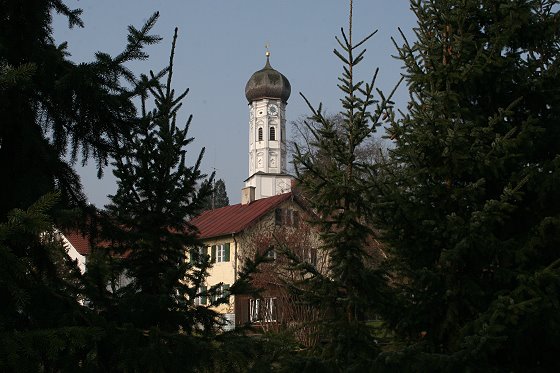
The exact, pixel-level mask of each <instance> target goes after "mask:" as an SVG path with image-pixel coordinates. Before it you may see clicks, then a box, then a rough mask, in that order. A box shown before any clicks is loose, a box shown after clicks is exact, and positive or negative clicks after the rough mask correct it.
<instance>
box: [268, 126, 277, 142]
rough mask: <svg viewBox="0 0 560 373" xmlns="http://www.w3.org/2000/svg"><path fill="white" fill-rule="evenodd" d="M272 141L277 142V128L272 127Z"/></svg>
mask: <svg viewBox="0 0 560 373" xmlns="http://www.w3.org/2000/svg"><path fill="white" fill-rule="evenodd" d="M269 133H270V139H269V140H270V141H274V140H276V128H274V127H270V132H269Z"/></svg>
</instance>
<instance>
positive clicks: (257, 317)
mask: <svg viewBox="0 0 560 373" xmlns="http://www.w3.org/2000/svg"><path fill="white" fill-rule="evenodd" d="M277 307H278V305H277V299H276V297H266V298H257V299H254V298H250V299H249V321H250V322H276V318H275V317H274V316H275V311H276V308H277Z"/></svg>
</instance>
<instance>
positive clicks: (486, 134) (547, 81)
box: [376, 0, 560, 371]
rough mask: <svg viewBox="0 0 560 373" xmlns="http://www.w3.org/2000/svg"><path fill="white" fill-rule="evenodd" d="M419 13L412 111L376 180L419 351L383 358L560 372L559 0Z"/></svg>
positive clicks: (464, 4)
mask: <svg viewBox="0 0 560 373" xmlns="http://www.w3.org/2000/svg"><path fill="white" fill-rule="evenodd" d="M411 3H412V9H413V10H414V12H415V13H416V15H417V17H418V28H417V29H416V32H417V38H418V41H417V42H415V43H414V44H412V45H410V44H408V42H406V41H405V43H404V45H403V46H402V47H400V48H399V53H400V58H401V59H402V60H403V61H404V63H405V65H406V69H407V76H406V78H407V82H408V85H409V87H410V92H411V100H410V103H409V110H410V112H409V115H407V116H406V117H405V118H404V119H403V120H401V121H397V122H395V123H394V124H393V125H392V127H391V129H390V133H391V136H392V137H393V138H394V139H395V141H396V148H395V149H394V150H393V151H392V160H393V164H392V168H391V170H389V171H388V172H387V173H384V174H383V176H380V177H378V178H377V183H376V185H377V186H378V187H379V189H381V190H382V194H383V195H384V200H385V201H386V202H387V204H386V205H382V206H386V207H387V208H383V209H380V210H379V217H380V220H379V222H378V224H379V226H380V227H381V228H383V229H384V230H385V238H386V240H387V241H388V242H389V244H390V246H392V247H393V249H394V251H393V252H392V258H393V260H394V262H393V266H392V274H393V278H392V281H393V282H392V284H393V285H394V286H395V291H396V292H397V298H396V299H395V305H394V308H392V309H390V310H389V312H387V315H386V317H387V318H388V319H389V320H390V321H391V323H392V326H393V327H394V328H395V329H396V330H397V331H398V332H399V333H400V335H401V336H402V337H403V341H405V342H406V343H407V344H408V345H410V348H409V349H406V350H405V351H404V352H403V354H402V355H393V356H387V357H383V358H386V359H387V361H389V360H391V359H394V360H393V361H400V362H401V363H402V364H404V365H405V366H406V365H407V361H408V362H410V361H416V362H417V363H416V365H415V366H417V367H422V366H430V367H431V368H430V370H431V371H438V370H439V371H457V370H468V369H470V370H471V371H555V370H558V369H560V365H559V363H558V359H557V354H558V352H560V348H559V347H558V343H557V340H558V339H559V338H560V306H559V304H560V295H559V294H560V292H559V290H560V268H559V265H558V263H559V259H560V252H559V251H558V244H559V242H560V230H559V228H560V194H559V193H558V186H559V185H560V184H559V183H558V181H559V179H558V175H559V173H560V168H559V166H560V158H559V150H560V145H559V144H560V130H559V129H560V127H559V126H558V123H559V120H560V111H559V108H560V102H559V100H560V92H559V86H560V85H559V83H560V74H559V73H560V71H559V68H558V55H559V50H558V47H559V41H560V29H559V24H558V17H559V14H558V13H557V10H558V2H557V1H547V0H529V1H528V0H524V1H521V0H516V1H505V0H504V1H501V0H500V1H472V0H471V1H460V2H459V1H449V0H434V1H419V0H415V1H412V2H411ZM407 356H408V357H407ZM407 359H410V360H407ZM420 370H421V369H420Z"/></svg>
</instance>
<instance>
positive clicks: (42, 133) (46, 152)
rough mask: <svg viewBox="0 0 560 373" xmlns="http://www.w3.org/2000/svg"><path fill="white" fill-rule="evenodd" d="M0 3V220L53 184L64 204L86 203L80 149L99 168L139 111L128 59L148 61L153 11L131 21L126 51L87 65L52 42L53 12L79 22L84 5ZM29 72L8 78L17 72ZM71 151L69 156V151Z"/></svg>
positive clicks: (154, 39) (56, 0)
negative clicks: (77, 166)
mask: <svg viewBox="0 0 560 373" xmlns="http://www.w3.org/2000/svg"><path fill="white" fill-rule="evenodd" d="M0 9H2V16H1V17H0V70H2V75H3V78H2V81H0V117H1V118H2V125H1V126H0V144H1V146H0V169H2V172H3V175H4V176H3V180H9V183H3V185H2V193H0V219H2V220H3V219H4V218H5V216H6V213H7V212H8V211H10V210H11V209H13V208H27V207H28V206H30V205H31V204H32V203H34V202H35V201H36V200H38V199H39V198H40V197H41V196H42V195H44V194H45V193H47V192H50V191H53V190H54V189H56V190H58V191H59V193H60V195H61V203H63V204H65V205H68V204H74V205H76V204H83V203H84V201H85V197H84V195H83V194H82V190H81V184H80V180H79V177H78V175H77V174H76V172H75V171H74V170H73V168H72V165H73V163H75V162H76V161H77V159H78V155H79V156H80V157H81V158H82V161H83V162H86V161H87V160H88V159H89V158H93V160H94V161H95V162H96V164H97V166H98V169H99V172H101V170H102V168H103V167H104V166H105V165H106V163H107V160H108V156H109V155H110V154H111V153H113V152H115V151H117V150H118V148H119V147H120V145H121V140H122V137H123V134H126V133H128V131H129V130H130V127H131V125H132V124H133V122H134V119H135V116H136V110H135V106H134V104H133V102H132V98H133V97H134V96H135V95H136V92H134V90H133V89H129V88H127V86H126V83H127V82H133V81H134V80H135V77H134V75H133V74H132V73H131V72H130V71H129V70H128V69H127V67H126V66H125V64H126V63H127V62H129V61H131V60H139V59H140V60H141V59H145V58H146V57H147V55H146V54H145V53H144V52H143V48H144V46H145V45H148V44H152V43H154V42H157V41H158V40H159V38H158V37H156V36H153V35H150V34H149V31H150V29H151V27H152V26H153V25H154V22H155V20H156V18H157V14H156V15H154V16H152V17H150V19H149V20H148V22H147V23H146V24H145V25H144V27H142V28H141V29H136V28H134V27H132V26H130V27H129V38H128V44H127V46H126V48H125V50H124V51H123V52H122V53H120V54H119V55H117V56H116V57H114V58H113V57H111V56H109V55H107V54H106V53H101V52H98V53H97V54H96V60H95V61H94V62H91V63H81V64H75V63H73V62H72V61H70V60H69V58H68V51H67V45H66V43H62V44H60V45H55V43H54V40H53V36H52V13H53V12H57V13H59V14H61V15H62V16H64V17H67V18H68V22H69V25H70V27H74V26H79V27H82V26H83V22H82V20H81V18H80V15H81V10H80V9H76V10H72V9H70V8H68V7H67V6H66V5H65V4H64V2H63V1H62V0H48V1H26V2H25V3H22V2H21V1H18V0H1V1H0ZM18 74H19V75H20V76H21V74H23V75H25V76H26V78H25V79H24V80H22V81H20V82H19V83H17V84H12V83H13V82H14V80H13V79H17V75H18ZM68 155H70V160H68V158H67V156H68Z"/></svg>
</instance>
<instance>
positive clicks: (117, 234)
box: [92, 30, 221, 371]
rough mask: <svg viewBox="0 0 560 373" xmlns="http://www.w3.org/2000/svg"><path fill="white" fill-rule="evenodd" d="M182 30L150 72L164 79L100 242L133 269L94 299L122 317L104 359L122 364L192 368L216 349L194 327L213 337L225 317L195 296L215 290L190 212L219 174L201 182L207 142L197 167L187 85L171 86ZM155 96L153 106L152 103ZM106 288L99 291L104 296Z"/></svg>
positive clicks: (129, 150)
mask: <svg viewBox="0 0 560 373" xmlns="http://www.w3.org/2000/svg"><path fill="white" fill-rule="evenodd" d="M176 38H177V30H175V35H174V38H173V43H172V48H171V55H170V60H169V66H168V67H167V68H166V69H164V70H163V71H162V72H161V73H159V74H153V73H151V78H150V79H148V77H146V76H144V77H143V80H142V81H143V82H144V83H146V84H148V83H149V82H150V80H152V81H156V82H157V83H154V85H153V86H151V87H149V89H148V92H147V93H146V94H145V95H143V97H142V102H141V111H142V118H141V120H140V121H139V123H138V126H137V127H136V128H135V130H134V132H133V134H132V136H131V137H130V139H129V142H128V143H127V144H126V154H125V155H123V156H122V157H117V158H116V159H115V162H114V166H115V170H114V171H113V172H114V174H115V176H116V178H117V186H118V189H117V192H116V194H115V195H113V196H110V199H111V203H110V204H109V205H108V206H106V214H107V217H108V219H109V222H110V223H111V224H110V225H106V226H105V231H104V232H103V234H104V236H105V239H106V244H103V243H102V244H101V245H100V247H99V248H97V251H98V252H99V251H104V252H108V253H110V255H112V260H113V263H114V264H116V265H117V266H119V268H120V269H122V276H123V278H124V281H123V283H121V287H116V288H114V289H113V293H111V292H110V291H108V292H106V293H105V294H104V295H105V296H107V297H109V298H110V299H108V300H106V301H105V302H104V303H103V302H100V303H95V302H94V304H93V307H94V308H96V306H97V305H100V306H101V308H99V310H100V311H101V312H102V313H103V316H104V317H105V318H106V319H107V320H109V321H110V322H112V323H115V325H117V326H118V328H117V329H116V330H115V331H114V334H111V336H110V338H108V340H107V341H106V345H105V346H104V347H103V349H102V350H103V352H102V353H100V356H102V357H101V359H100V361H102V362H103V364H109V362H112V363H114V364H117V366H118V367H119V368H118V370H123V371H129V370H135V371H145V370H164V371H178V370H193V369H194V366H197V365H201V364H202V363H200V361H201V360H204V361H206V360H207V359H208V356H209V351H210V347H209V346H208V345H206V342H205V340H203V339H200V338H199V339H194V337H193V336H200V335H209V336H211V335H213V333H214V330H215V329H216V327H217V324H218V323H219V319H218V315H217V314H216V312H215V311H213V310H211V309H210V308H208V307H207V306H204V305H196V304H195V298H196V297H197V296H208V295H211V294H212V292H211V291H210V292H208V293H205V294H201V293H200V289H202V285H203V284H204V280H205V278H206V275H207V271H206V270H207V268H208V266H209V261H208V258H207V256H198V255H196V256H194V259H195V260H191V257H193V256H189V255H188V250H190V252H191V254H195V253H198V252H199V251H198V250H199V249H200V248H201V242H200V241H199V240H198V239H197V237H196V228H194V227H192V226H190V225H189V224H188V221H189V220H190V219H191V218H192V217H193V216H195V215H196V214H197V213H198V212H199V211H200V209H201V207H202V203H203V201H204V200H205V198H207V196H208V195H209V194H210V192H211V190H210V187H209V186H210V185H211V180H212V177H213V175H212V176H211V177H210V182H206V183H203V185H202V186H201V187H199V185H200V183H201V182H202V181H203V178H204V177H205V175H203V174H202V173H201V171H200V163H201V160H202V156H203V153H204V149H202V151H201V152H200V153H199V154H198V156H196V157H195V158H194V159H193V165H192V166H189V165H187V161H188V159H187V155H188V152H187V149H186V147H187V146H188V145H189V144H190V143H191V142H192V141H193V139H192V138H189V137H188V130H189V126H190V123H191V119H192V116H191V117H189V119H188V120H187V123H186V125H185V126H184V128H181V127H180V126H179V125H178V123H177V114H178V111H179V109H180V108H181V106H182V100H183V99H184V98H185V96H186V95H187V93H188V90H185V91H184V92H182V93H180V94H176V92H175V90H174V89H173V88H172V87H171V82H172V77H173V57H174V52H175V42H176ZM162 80H164V81H163V82H162ZM151 97H153V100H154V109H153V110H148V109H147V106H148V102H147V100H148V99H149V98H151ZM115 256H116V257H117V259H115ZM97 264H98V265H99V264H102V263H101V262H99V261H98V262H97ZM92 270H93V271H96V272H97V273H99V271H100V270H99V268H97V269H96V268H93V269H92ZM101 286H102V287H103V288H104V287H106V286H107V284H103V283H102V284H101ZM103 290H104V289H100V290H99V292H98V293H99V294H102V295H103ZM96 301H97V302H99V299H97V300H96ZM220 301H221V300H220ZM217 302H218V301H216V302H214V303H213V305H216V304H218V303H217ZM107 305H108V306H107ZM120 328H124V329H120ZM131 340H134V341H135V342H134V343H135V349H133V350H131V349H130V346H129V345H128V343H130V341H131ZM205 348H206V350H205Z"/></svg>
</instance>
